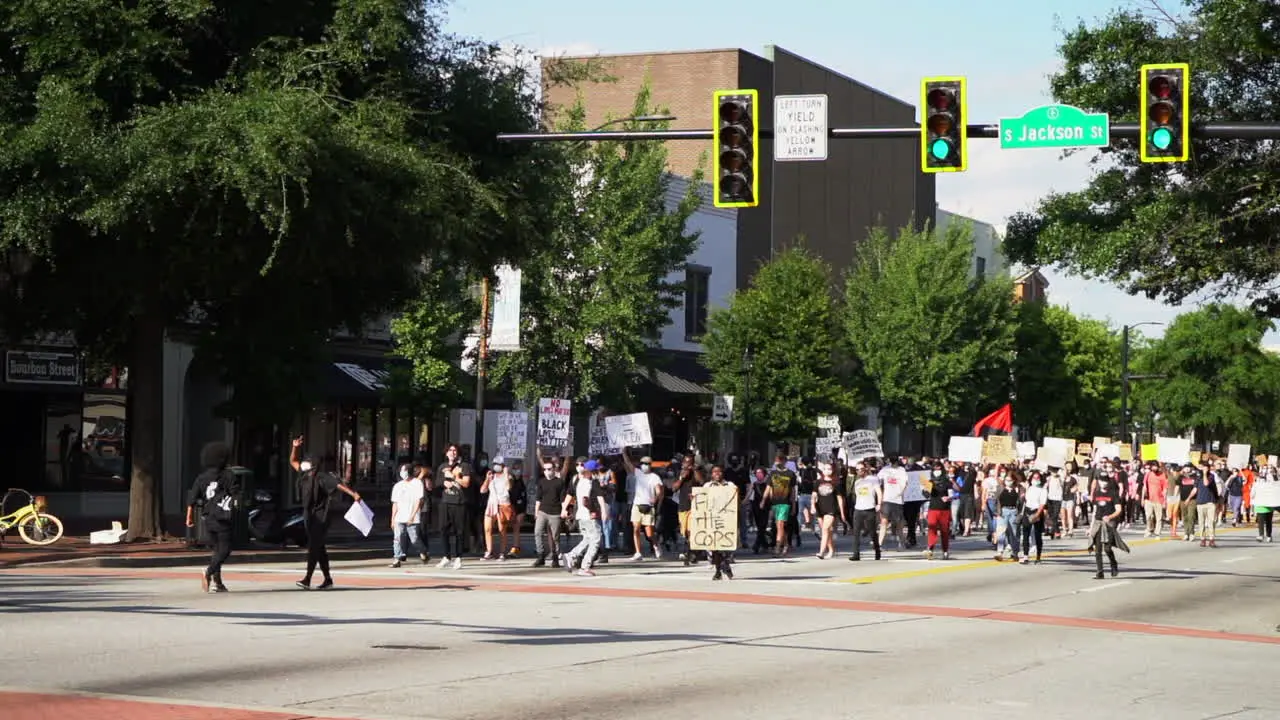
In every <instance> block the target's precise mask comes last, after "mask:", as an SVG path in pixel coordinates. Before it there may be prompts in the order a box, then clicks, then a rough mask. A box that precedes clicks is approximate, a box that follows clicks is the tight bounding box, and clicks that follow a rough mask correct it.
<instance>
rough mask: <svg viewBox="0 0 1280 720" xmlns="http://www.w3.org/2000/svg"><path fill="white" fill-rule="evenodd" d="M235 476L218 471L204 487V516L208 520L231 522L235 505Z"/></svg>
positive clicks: (224, 471)
mask: <svg viewBox="0 0 1280 720" xmlns="http://www.w3.org/2000/svg"><path fill="white" fill-rule="evenodd" d="M235 486H236V476H235V474H234V473H230V472H227V471H226V470H222V471H218V472H216V474H215V475H214V476H213V477H212V478H210V479H209V484H208V485H205V488H204V516H205V517H206V518H208V519H210V520H219V521H222V522H231V515H232V513H233V512H234V510H235V507H236V487H235Z"/></svg>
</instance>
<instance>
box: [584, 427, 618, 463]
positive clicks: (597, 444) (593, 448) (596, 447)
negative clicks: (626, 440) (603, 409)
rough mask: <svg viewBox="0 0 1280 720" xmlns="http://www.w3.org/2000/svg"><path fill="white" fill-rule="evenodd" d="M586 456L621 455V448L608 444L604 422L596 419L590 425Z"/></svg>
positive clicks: (607, 434)
mask: <svg viewBox="0 0 1280 720" xmlns="http://www.w3.org/2000/svg"><path fill="white" fill-rule="evenodd" d="M587 454H588V455H593V456H594V455H621V454H622V448H620V447H618V446H616V445H611V444H609V432H608V431H607V430H606V429H605V424H604V420H602V419H597V421H596V422H593V423H592V424H591V439H590V440H589V441H588V442H587Z"/></svg>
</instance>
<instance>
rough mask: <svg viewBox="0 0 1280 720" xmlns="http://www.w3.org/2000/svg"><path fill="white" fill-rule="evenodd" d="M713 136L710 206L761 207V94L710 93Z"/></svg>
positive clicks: (737, 92)
mask: <svg viewBox="0 0 1280 720" xmlns="http://www.w3.org/2000/svg"><path fill="white" fill-rule="evenodd" d="M712 107H713V108H714V113H715V116H714V118H715V119H714V120H713V122H712V123H711V126H712V127H714V128H715V129H716V130H715V133H716V136H715V140H714V141H713V142H714V147H713V148H712V153H711V157H712V160H711V163H712V173H711V176H712V177H713V178H715V183H716V188H715V194H714V196H713V199H712V202H713V203H714V204H715V206H716V207H720V208H742V207H755V206H757V205H759V204H760V173H759V172H758V171H757V167H756V161H757V158H758V153H759V148H760V93H759V92H757V91H755V90H716V91H715V92H714V93H712Z"/></svg>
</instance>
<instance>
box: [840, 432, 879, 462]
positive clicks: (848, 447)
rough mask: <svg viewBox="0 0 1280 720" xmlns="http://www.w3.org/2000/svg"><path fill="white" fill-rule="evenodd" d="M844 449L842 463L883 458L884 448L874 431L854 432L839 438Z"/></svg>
mask: <svg viewBox="0 0 1280 720" xmlns="http://www.w3.org/2000/svg"><path fill="white" fill-rule="evenodd" d="M840 444H841V445H842V446H843V448H844V458H843V459H844V461H845V462H847V463H851V462H858V461H859V460H866V459H867V458H875V457H884V446H883V445H881V444H880V438H879V437H878V436H877V435H876V431H875V430H854V431H853V432H847V433H845V434H844V436H843V437H842V438H841V441H840Z"/></svg>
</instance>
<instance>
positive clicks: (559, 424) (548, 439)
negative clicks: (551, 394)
mask: <svg viewBox="0 0 1280 720" xmlns="http://www.w3.org/2000/svg"><path fill="white" fill-rule="evenodd" d="M572 409H573V403H572V402H571V401H569V400H560V399H558V398H542V399H541V400H539V401H538V446H539V447H557V448H558V447H563V446H564V444H565V441H566V440H568V439H569V433H570V431H571V430H572V428H571V427H570V422H569V419H570V418H569V415H570V412H571V411H572Z"/></svg>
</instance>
